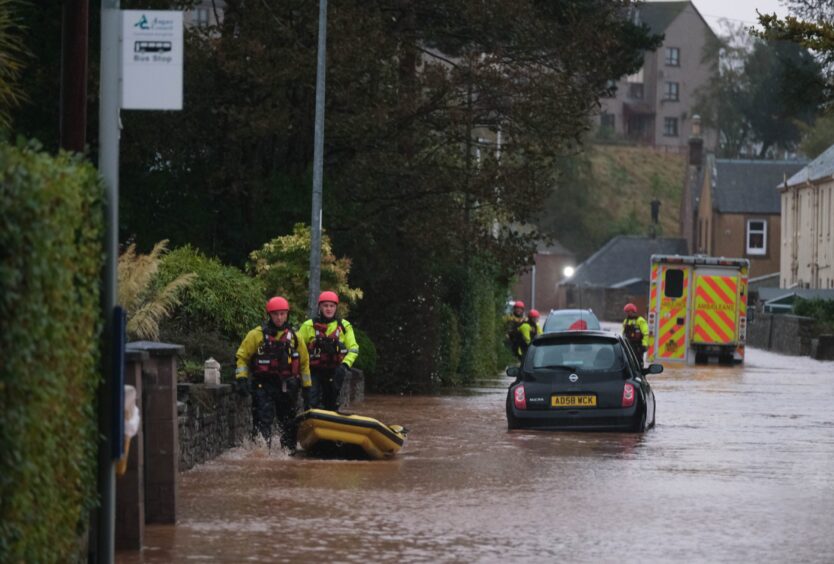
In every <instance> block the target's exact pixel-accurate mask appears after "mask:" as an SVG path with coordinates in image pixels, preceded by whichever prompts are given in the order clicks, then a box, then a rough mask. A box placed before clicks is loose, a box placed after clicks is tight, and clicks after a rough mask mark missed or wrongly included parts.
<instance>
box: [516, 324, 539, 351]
mask: <svg viewBox="0 0 834 564" xmlns="http://www.w3.org/2000/svg"><path fill="white" fill-rule="evenodd" d="M518 332H519V333H521V337H522V338H523V339H524V344H526V345H529V344H530V341H532V340H533V337H535V336H536V335H541V334H542V326H541V324H539V323H536V333H535V334H534V333H533V325H532V321H530V320H529V319H528V320H527V321H525V322H524V323H522V324H521V326H520V327H519V328H518Z"/></svg>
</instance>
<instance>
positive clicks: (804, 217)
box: [780, 180, 834, 289]
mask: <svg viewBox="0 0 834 564" xmlns="http://www.w3.org/2000/svg"><path fill="white" fill-rule="evenodd" d="M782 210H783V212H782V216H783V218H784V221H785V222H786V225H785V229H784V230H783V231H782V244H781V248H782V251H783V252H784V253H786V255H787V256H785V257H784V258H783V259H782V260H781V262H780V282H781V284H782V286H784V287H793V286H800V287H810V288H826V289H827V288H834V239H832V236H831V231H832V230H833V229H834V225H832V221H834V218H832V215H834V181H831V180H829V181H827V182H823V183H820V184H805V185H801V186H796V187H792V188H789V189H787V190H785V191H783V192H782Z"/></svg>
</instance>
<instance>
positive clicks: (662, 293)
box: [654, 263, 692, 362]
mask: <svg viewBox="0 0 834 564" xmlns="http://www.w3.org/2000/svg"><path fill="white" fill-rule="evenodd" d="M691 271H692V266H691V265H689V264H685V263H661V265H660V272H659V277H660V288H659V296H658V299H657V304H658V305H657V312H656V315H657V335H656V336H655V343H654V344H655V347H654V348H655V358H656V359H657V360H667V361H669V360H671V361H679V362H686V360H687V343H686V336H687V335H688V334H689V333H688V328H689V323H690V319H689V297H690V296H689V294H690V292H689V286H690V284H689V279H690V274H691Z"/></svg>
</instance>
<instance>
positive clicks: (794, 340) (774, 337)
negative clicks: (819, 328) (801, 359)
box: [747, 312, 815, 356]
mask: <svg viewBox="0 0 834 564" xmlns="http://www.w3.org/2000/svg"><path fill="white" fill-rule="evenodd" d="M814 338H815V335H814V320H813V319H811V318H810V317H800V316H798V315H788V314H773V313H760V312H756V315H755V317H754V318H752V319H751V320H750V321H749V323H748V326H747V344H748V345H749V346H751V347H755V348H758V349H765V350H769V351H773V352H778V353H782V354H789V355H794V356H809V355H811V353H812V341H813V340H814Z"/></svg>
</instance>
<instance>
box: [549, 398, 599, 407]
mask: <svg viewBox="0 0 834 564" xmlns="http://www.w3.org/2000/svg"><path fill="white" fill-rule="evenodd" d="M550 406H551V407H596V406H597V397H596V396H589V395H587V396H576V395H572V396H553V397H552V398H550Z"/></svg>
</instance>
